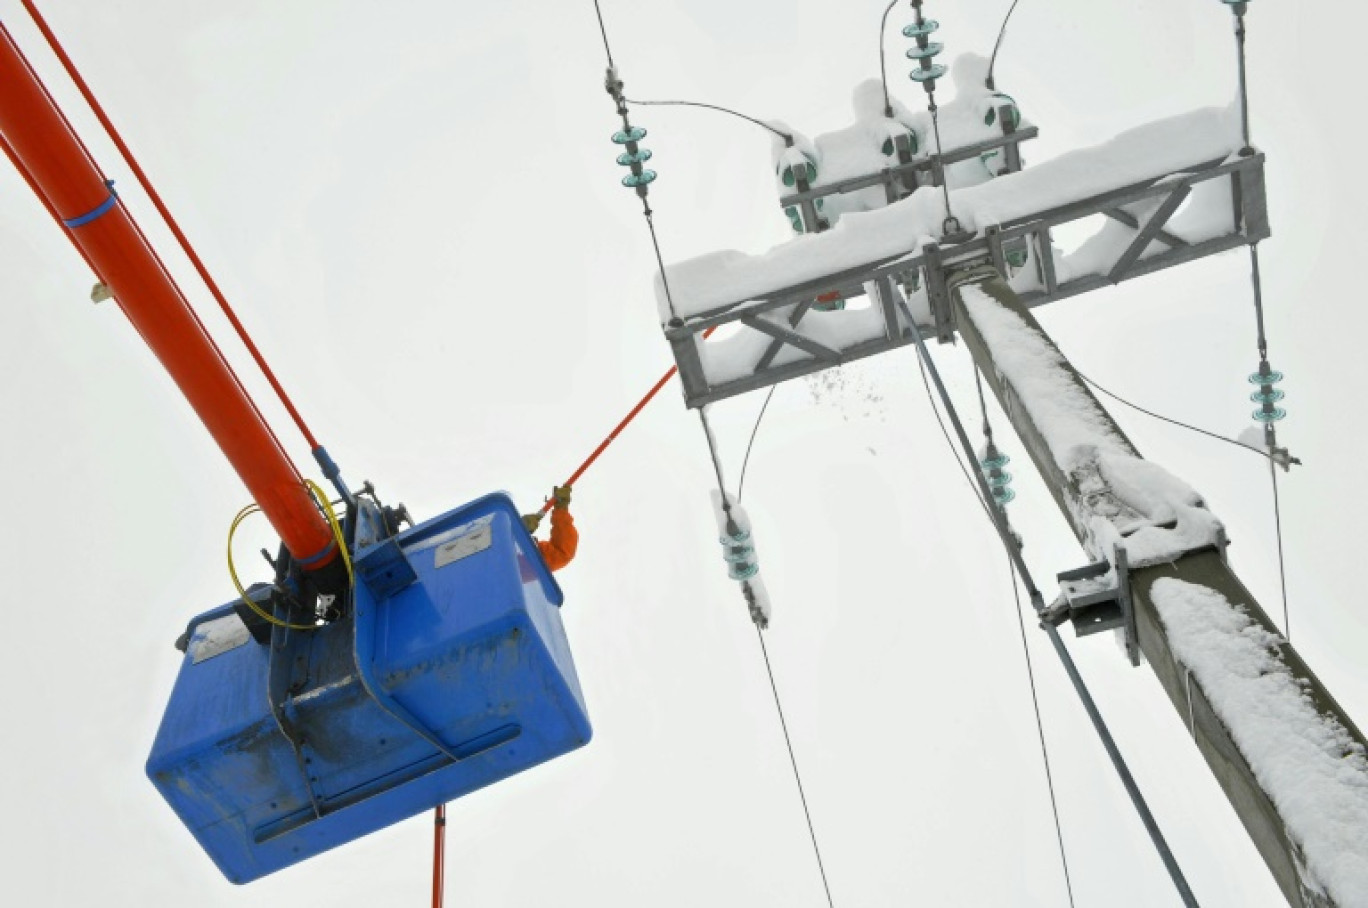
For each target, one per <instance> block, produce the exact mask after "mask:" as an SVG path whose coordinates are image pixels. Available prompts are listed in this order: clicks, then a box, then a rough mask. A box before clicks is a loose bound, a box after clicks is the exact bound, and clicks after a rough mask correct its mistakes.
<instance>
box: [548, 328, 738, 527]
mask: <svg viewBox="0 0 1368 908" xmlns="http://www.w3.org/2000/svg"><path fill="white" fill-rule="evenodd" d="M716 330H717V326H716V325H713V326H712V327H711V328H709V329H708V330H706V331H704V332H703V337H704V339H707V338H708V337H709V336H711V335H712V333H713V332H714V331H716ZM678 371H679V367H678V366H671V367H670V369H669V371H668V372H666V373H665V374H664V375H662V376H660V381H658V382H656V383H655V385H653V386H652V387H651V390H649V391H647V392H646V396H645V397H643V398H642V399H641V400H639V401H637V405H636V406H635V407H633V408H632V409H631V411H630V412H629V413H628V414H627V415H626V416H624V417H623V418H622V422H620V423H618V424H617V426H616V427H615V428H614V429H613V431H611V432H609V433H608V437H607V438H605V439H604V440H603V441H601V442H599V446H598V447H597V448H595V449H594V453H592V454H590V455H589V456H588V457H587V458H586V459H585V461H584V463H582V464H580V465H579V469H578V470H576V471H575V472H574V473H572V474H571V475H570V478H569V479H567V480H565V482H563V483H561V485H562V486H573V485H574V484H575V483H576V482H579V478H580V477H581V476H583V475H584V471H585V470H587V469H589V467H590V465H591V464H593V462H594V461H596V460H598V457H599V455H600V454H602V453H603V452H604V451H605V450H606V449H607V448H608V446H609V445H610V444H612V443H613V441H614V439H616V438H617V437H618V433H620V432H621V431H622V430H623V429H625V428H627V424H628V423H630V422H631V421H632V420H634V419H636V416H637V414H638V413H640V412H641V411H642V410H643V409H645V408H646V405H647V404H649V403H650V402H651V399H652V398H654V397H655V396H656V395H657V394H658V393H660V389H661V388H663V387H665V384H666V383H667V382H668V381H669V380H670V379H672V378H674V375H675V373H676V372H678ZM552 504H553V502H552V501H550V500H547V501H546V502H544V503H543V504H542V506H541V511H539V512H538V513H541V514H545V513H546V512H547V511H549V510H551V505H552Z"/></svg>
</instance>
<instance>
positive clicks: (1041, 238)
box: [666, 130, 1270, 407]
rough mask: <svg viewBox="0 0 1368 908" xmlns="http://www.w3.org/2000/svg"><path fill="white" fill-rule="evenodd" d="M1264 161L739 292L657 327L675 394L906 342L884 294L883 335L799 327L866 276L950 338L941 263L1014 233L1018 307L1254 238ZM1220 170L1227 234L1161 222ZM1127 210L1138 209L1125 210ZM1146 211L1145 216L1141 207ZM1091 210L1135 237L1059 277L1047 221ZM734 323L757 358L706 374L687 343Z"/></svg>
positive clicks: (1262, 201) (1260, 224) (989, 253)
mask: <svg viewBox="0 0 1368 908" xmlns="http://www.w3.org/2000/svg"><path fill="white" fill-rule="evenodd" d="M1027 134H1033V133H1032V132H1031V131H1030V130H1022V131H1021V132H1017V133H1014V134H1013V135H1015V136H1025V135H1027ZM961 151H964V150H961ZM959 153H960V152H956V153H954V154H959ZM946 159H947V160H949V159H950V156H949V155H947V156H946ZM919 163H922V164H924V163H925V162H919ZM1263 168H1264V157H1263V155H1261V154H1257V153H1251V154H1249V155H1246V156H1242V157H1233V158H1229V159H1226V158H1222V159H1217V160H1211V161H1206V162H1203V163H1198V164H1195V165H1193V166H1190V167H1186V168H1183V169H1181V170H1179V171H1177V172H1174V173H1171V174H1164V175H1160V176H1158V177H1155V178H1153V179H1149V180H1145V181H1143V182H1139V183H1135V184H1132V185H1129V186H1123V187H1120V188H1118V189H1115V190H1112V191H1109V192H1104V193H1100V194H1098V195H1096V196H1092V197H1089V198H1087V199H1083V200H1080V201H1077V202H1071V203H1068V204H1065V205H1059V206H1056V207H1053V208H1050V209H1047V210H1045V211H1040V212H1036V213H1033V214H1030V215H1027V216H1024V217H1020V218H1016V219H1014V220H1011V221H1008V222H1006V223H1004V224H1001V225H998V226H997V227H995V228H993V229H988V230H985V231H984V232H983V234H982V235H981V236H977V237H975V238H974V239H972V240H970V241H969V242H967V243H963V244H960V245H957V246H928V247H927V248H924V249H918V248H915V247H913V246H911V245H910V244H909V248H908V249H907V251H906V252H905V253H902V254H899V255H896V256H889V257H886V258H881V259H877V260H874V261H871V262H868V263H866V264H864V265H860V266H857V267H854V268H850V269H847V270H844V271H840V272H836V273H833V274H828V275H825V276H822V277H820V278H816V279H814V280H809V281H804V282H802V283H800V284H794V285H792V286H789V287H784V288H780V289H776V290H775V291H773V292H770V293H767V294H765V295H764V296H760V297H756V298H753V299H748V300H738V301H735V302H732V303H728V304H725V305H721V306H717V307H714V308H712V309H709V310H707V311H704V312H701V313H697V314H695V315H693V316H692V317H690V318H689V319H688V320H687V321H686V322H685V324H684V325H683V326H682V327H678V328H672V329H668V330H667V331H666V338H667V339H668V340H669V342H670V345H671V347H672V348H673V350H674V354H675V361H676V362H677V363H678V365H679V373H680V378H681V380H682V382H683V385H684V394H685V401H686V403H687V405H688V406H689V407H701V406H704V405H706V404H709V403H713V402H715V401H719V400H725V399H726V398H728V397H733V396H735V395H738V394H744V393H746V392H748V391H754V390H756V389H759V388H766V387H768V386H770V385H773V384H776V383H778V382H782V381H787V380H788V379H792V378H798V377H800V376H803V375H808V374H811V373H813V372H817V371H820V370H822V369H826V368H829V367H831V366H833V365H838V364H841V363H847V362H854V361H856V360H859V359H864V358H865V357H868V356H873V355H876V354H878V353H884V352H886V351H888V350H892V349H895V348H897V347H901V346H904V345H906V344H908V343H910V342H911V340H910V338H909V337H908V336H907V332H906V331H905V330H904V327H903V326H901V325H900V324H899V321H898V316H897V315H896V314H895V313H894V312H893V311H892V309H891V308H889V307H888V306H887V304H886V302H885V301H884V300H876V304H877V305H879V306H880V307H881V308H882V310H883V316H884V328H885V330H884V331H883V333H882V336H878V337H872V338H870V339H867V340H862V341H858V342H856V343H853V344H850V345H848V346H845V347H842V348H840V349H837V348H834V347H831V346H829V345H828V344H826V343H824V342H821V341H818V340H816V339H813V338H811V337H809V336H808V335H806V334H804V332H803V322H804V319H805V318H806V317H807V315H808V314H809V312H810V311H811V310H812V307H813V304H814V303H815V302H816V301H817V299H818V297H821V296H824V295H826V294H829V293H831V292H832V291H837V292H839V293H840V294H841V296H842V297H844V298H852V297H858V296H861V295H863V293H864V290H863V288H864V286H865V285H866V284H870V283H873V284H874V285H876V286H883V285H885V284H888V285H890V286H891V284H893V283H897V284H916V285H918V286H924V287H926V288H927V292H928V295H929V304H930V306H929V308H930V312H931V318H932V324H930V325H928V326H923V327H924V328H925V329H926V330H927V331H928V333H933V334H935V336H936V337H937V338H938V339H939V340H941V341H942V342H949V341H951V340H953V339H954V337H955V332H956V330H957V328H956V325H955V322H954V318H953V314H952V310H951V306H950V305H949V298H948V295H946V292H945V289H944V288H945V286H946V278H947V276H948V274H949V273H950V272H951V271H952V270H962V269H963V268H964V267H965V266H966V265H967V264H971V263H975V262H983V263H985V264H996V265H998V266H999V267H1001V266H1002V265H1003V263H1004V260H1005V257H1006V254H1007V252H1006V251H1007V250H1009V249H1015V248H1019V247H1020V245H1021V244H1027V245H1028V246H1030V247H1031V249H1032V250H1033V255H1032V256H1031V258H1032V259H1033V260H1034V262H1035V278H1036V286H1035V287H1034V288H1032V289H1023V290H1022V291H1021V292H1020V293H1019V294H1018V295H1019V298H1020V299H1021V301H1022V302H1023V303H1025V304H1026V305H1027V306H1030V307H1036V306H1042V305H1044V304H1046V303H1050V302H1054V301H1055V300H1061V299H1066V298H1068V297H1071V296H1077V295H1078V294H1081V293H1087V292H1089V291H1091V290H1096V289H1099V288H1101V287H1106V286H1109V285H1111V284H1117V283H1120V282H1122V281H1127V280H1132V279H1134V278H1137V277H1140V276H1142V275H1145V274H1151V273H1153V272H1156V271H1161V270H1164V269H1166V268H1172V267H1174V266H1175V265H1181V264H1184V263H1186V262H1190V261H1194V260H1196V259H1200V258H1205V257H1207V256H1210V255H1215V254H1216V253H1219V252H1225V251H1227V250H1229V249H1234V248H1237V247H1240V246H1245V245H1252V244H1254V243H1258V242H1259V241H1260V240H1263V239H1266V238H1267V237H1268V236H1269V235H1270V231H1269V225H1268V211H1267V202H1266V197H1265V193H1264V170H1263ZM894 170H896V168H895V169H894ZM860 179H861V180H865V181H866V182H864V183H863V184H862V185H877V184H878V183H880V182H882V179H883V177H882V174H876V175H872V176H870V177H864V178H860ZM1002 179H1010V177H1004V178H1002ZM1219 180H1229V181H1230V189H1231V199H1232V211H1231V223H1230V227H1229V229H1228V231H1227V232H1226V233H1223V234H1221V235H1219V236H1215V237H1211V238H1209V239H1204V240H1201V241H1189V240H1187V239H1184V238H1183V237H1181V236H1179V235H1177V234H1175V233H1174V232H1173V231H1172V230H1170V229H1168V223H1169V220H1170V219H1171V218H1172V216H1173V215H1174V213H1175V212H1177V211H1178V209H1179V208H1180V207H1181V206H1182V204H1183V202H1184V201H1185V200H1186V199H1187V198H1188V196H1189V195H1190V193H1191V192H1192V191H1193V190H1194V189H1195V188H1196V187H1198V186H1200V185H1202V184H1204V183H1209V182H1211V181H1219ZM858 182H859V181H858V180H857V181H847V183H858ZM837 185H838V186H839V185H843V184H837ZM828 190H834V187H823V189H822V190H821V192H824V193H825V192H827V191H828ZM796 199H797V196H790V197H788V198H786V199H785V202H792V201H794V200H796ZM1135 210H1139V211H1140V212H1141V213H1140V214H1138V215H1137V214H1135V213H1133V211H1135ZM1146 210H1148V212H1149V213H1148V215H1146V214H1144V211H1146ZM1099 214H1100V215H1103V216H1105V217H1107V218H1110V219H1111V220H1113V221H1116V222H1119V223H1121V224H1123V225H1125V226H1127V227H1130V228H1131V229H1133V230H1135V231H1136V235H1135V237H1134V238H1132V240H1131V242H1130V243H1129V244H1128V246H1127V248H1126V249H1125V250H1123V251H1122V252H1121V253H1120V254H1119V255H1118V256H1117V257H1116V259H1115V260H1114V261H1112V262H1111V263H1109V264H1108V265H1107V266H1106V267H1105V268H1103V269H1101V270H1100V272H1099V273H1096V274H1085V275H1081V276H1079V277H1075V278H1072V279H1070V280H1067V281H1061V280H1060V279H1059V275H1058V273H1057V271H1056V269H1055V262H1054V256H1053V254H1052V253H1051V250H1052V245H1051V230H1052V229H1053V228H1055V227H1058V226H1060V225H1063V224H1068V223H1071V222H1074V221H1079V220H1082V219H1084V218H1088V217H1092V216H1094V215H1099ZM1156 244H1157V245H1158V246H1159V247H1160V248H1159V249H1158V250H1157V251H1154V252H1153V253H1152V254H1148V255H1147V254H1146V253H1147V252H1149V251H1150V247H1152V246H1155V245H1156ZM734 323H735V324H739V325H740V326H741V327H742V328H743V329H744V330H747V331H756V330H758V331H760V332H761V333H763V334H765V335H767V336H769V337H770V338H771V342H770V343H769V344H768V345H767V346H766V347H765V349H764V350H763V353H762V354H761V355H760V356H759V357H758V358H757V360H756V362H755V364H754V366H753V368H752V369H751V372H750V374H748V375H744V376H742V377H740V378H735V379H730V380H727V381H719V382H712V381H710V380H709V379H708V376H707V374H706V371H705V370H704V367H703V363H702V359H701V357H700V355H699V349H698V345H699V344H700V343H702V342H703V341H702V339H701V335H702V333H703V332H704V331H706V330H708V329H709V328H712V327H715V326H722V325H727V324H734ZM785 347H792V348H795V349H797V350H800V351H802V354H803V355H802V356H801V357H800V358H799V359H797V360H795V361H793V362H788V363H783V364H781V365H775V362H776V360H777V358H778V357H779V354H780V353H781V352H782V351H783V350H784V348H785Z"/></svg>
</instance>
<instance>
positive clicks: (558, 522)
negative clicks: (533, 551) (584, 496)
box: [522, 486, 579, 571]
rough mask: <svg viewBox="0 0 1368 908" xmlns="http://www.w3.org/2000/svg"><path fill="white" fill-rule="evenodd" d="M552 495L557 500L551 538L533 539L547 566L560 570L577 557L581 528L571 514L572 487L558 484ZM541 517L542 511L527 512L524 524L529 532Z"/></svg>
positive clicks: (553, 510)
mask: <svg viewBox="0 0 1368 908" xmlns="http://www.w3.org/2000/svg"><path fill="white" fill-rule="evenodd" d="M551 497H552V500H553V501H554V502H555V504H554V505H553V506H552V508H551V539H550V540H549V541H547V542H543V541H542V540H540V539H534V540H533V541H534V542H536V543H537V549H538V551H540V552H541V556H542V559H543V560H544V561H545V562H546V566H547V567H548V568H550V569H551V570H553V571H559V570H560V569H561V568H563V567H565V566H566V565H567V564H569V563H570V560H571V559H572V558H574V557H575V550H576V549H578V548H579V530H576V529H575V518H573V517H571V516H570V487H569V486H556V487H555V489H553V490H552V492H551ZM541 519H542V515H541V514H540V513H536V514H526V515H524V516H523V519H522V520H523V526H525V527H527V532H529V533H535V532H537V527H538V525H540V524H541Z"/></svg>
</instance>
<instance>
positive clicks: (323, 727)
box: [147, 494, 591, 883]
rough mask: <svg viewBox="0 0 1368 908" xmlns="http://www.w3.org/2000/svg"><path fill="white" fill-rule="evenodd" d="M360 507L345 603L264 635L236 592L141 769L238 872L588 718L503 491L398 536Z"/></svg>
mask: <svg viewBox="0 0 1368 908" xmlns="http://www.w3.org/2000/svg"><path fill="white" fill-rule="evenodd" d="M357 501H358V502H360V503H361V504H363V505H368V503H367V502H364V501H363V500H362V499H360V498H358V499H357ZM356 518H357V519H356V521H355V529H354V531H353V532H354V545H353V548H352V550H353V551H354V552H355V559H354V570H355V584H354V590H355V592H354V600H353V603H352V609H351V614H350V615H349V616H348V617H346V618H344V619H343V620H340V621H336V622H333V623H331V624H326V625H320V626H319V627H317V628H316V629H313V630H308V631H301V630H291V629H287V628H283V627H272V628H269V638H267V636H266V635H267V629H266V628H264V627H263V628H258V629H256V630H255V632H254V631H253V629H251V628H249V627H248V625H247V624H246V623H244V622H243V620H242V618H241V617H240V615H239V611H240V610H239V609H238V608H237V605H238V603H230V604H228V605H225V606H223V607H221V608H218V609H215V610H213V611H211V612H208V613H206V614H204V615H201V616H200V617H199V618H197V619H195V621H194V622H192V623H191V627H190V630H189V631H188V634H187V637H186V638H184V645H185V657H184V661H183V662H182V665H181V669H180V675H179V677H178V678H177V680H176V685H175V689H174V690H173V692H172V695H171V700H170V703H169V704H168V705H167V708H166V713H165V715H164V716H163V718H162V724H161V728H160V730H159V731H158V733H157V738H156V741H155V743H154V745H153V748H152V754H151V756H150V757H149V759H148V762H147V773H148V775H149V777H150V778H151V779H152V781H153V783H154V784H155V785H156V786H157V788H158V789H159V790H160V791H161V793H162V795H163V796H164V797H165V798H166V800H167V801H168V802H169V803H170V805H171V807H172V808H173V809H174V810H175V811H176V813H177V814H178V815H179V816H180V818H181V820H182V821H183V822H184V823H185V824H186V826H188V827H189V828H190V830H191V832H192V833H193V834H194V835H195V837H196V838H197V839H198V840H199V842H200V844H201V845H202V846H203V847H204V849H205V850H206V851H207V852H208V853H209V855H210V857H211V858H213V860H214V862H215V863H216V864H217V865H218V867H219V869H220V870H222V871H223V873H224V875H225V876H226V877H227V878H228V879H229V880H231V881H232V882H234V883H246V882H249V881H251V880H254V879H257V878H258V877H261V876H264V875H266V874H268V873H272V872H273V871H276V870H279V869H281V868H283V867H287V866H289V865H291V864H294V863H297V862H299V861H302V860H304V859H306V858H309V857H311V856H313V855H316V854H318V853H320V852H323V851H326V850H328V849H330V848H333V847H335V846H337V845H341V844H344V843H346V842H349V841H352V840H353V839H356V838H359V837H361V836H363V835H366V834H367V833H370V832H373V831H375V830H377V829H380V828H382V827H385V826H388V825H390V824H391V823H395V822H397V821H399V820H402V819H404V818H406V817H410V816H414V815H415V814H418V813H421V812H422V811H425V810H428V809H431V808H432V807H434V806H436V805H439V804H443V803H446V802H448V801H451V800H454V799H456V798H459V797H461V796H462V795H465V794H468V793H469V792H471V791H474V790H475V789H477V788H481V787H483V786H485V785H488V784H490V783H492V782H496V781H498V780H500V779H503V778H506V777H508V776H510V775H513V774H514V773H517V772H521V771H522V770H524V769H528V768H530V767H532V766H535V765H537V764H539V763H542V762H545V761H546V760H549V759H551V758H553V757H556V756H559V755H561V754H564V753H567V752H568V751H571V750H574V749H575V748H577V747H580V746H582V745H584V744H585V743H587V742H588V740H589V737H590V735H591V730H590V726H589V720H588V716H587V714H586V711H585V706H584V698H583V695H582V694H581V692H580V687H579V680H578V678H577V677H576V674H575V667H574V663H573V661H572V660H571V656H570V649H569V644H568V643H567V641H566V637H565V629H564V626H563V625H562V623H561V616H560V609H559V606H560V603H561V600H562V596H561V591H560V588H559V587H558V586H557V584H556V582H555V580H553V579H552V577H551V574H550V572H549V571H548V570H547V568H546V564H545V562H544V561H543V560H542V558H541V556H540V554H539V553H538V552H537V549H536V544H535V541H534V540H533V539H532V538H531V536H530V535H528V533H527V531H526V530H525V529H524V528H523V525H522V522H521V520H520V519H519V517H518V512H517V511H516V510H515V508H514V505H513V502H512V501H511V500H510V499H509V498H508V497H507V496H505V495H502V494H495V495H489V496H486V497H484V498H481V499H479V500H477V501H474V502H472V503H470V504H467V505H465V506H463V507H460V508H457V509H455V510H453V511H450V512H448V513H446V514H444V515H442V516H441V517H438V518H436V519H434V520H430V521H428V522H426V523H423V524H420V525H418V526H416V527H412V528H410V529H409V530H407V531H405V532H402V533H400V534H398V535H395V536H390V535H389V534H388V533H386V532H384V531H383V530H382V529H380V527H379V521H378V512H377V511H376V510H375V509H374V508H373V507H371V508H360V507H359V508H358V511H357V515H356ZM267 594H269V587H267V586H266V585H261V587H259V588H258V587H254V588H253V589H252V590H249V591H248V595H249V596H252V597H254V598H256V597H264V596H265V595H267ZM258 637H260V638H261V639H262V640H265V641H266V642H258V639H257V638H258Z"/></svg>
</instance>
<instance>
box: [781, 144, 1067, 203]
mask: <svg viewBox="0 0 1368 908" xmlns="http://www.w3.org/2000/svg"><path fill="white" fill-rule="evenodd" d="M1039 134H1040V131H1039V130H1038V129H1037V128H1036V127H1034V126H1028V127H1026V128H1025V129H1021V130H1016V131H1014V132H1009V133H1006V134H1004V135H1001V136H996V137H994V138H992V139H988V140H987V141H984V142H975V143H974V144H973V145H965V146H964V147H963V148H956V149H955V150H953V151H947V152H945V153H944V154H942V155H940V157H939V161H940V165H941V167H942V168H943V167H946V166H948V165H950V164H957V163H959V162H960V161H969V160H972V159H974V158H977V157H978V156H979V155H981V154H986V153H987V152H990V151H995V150H997V149H999V148H1002V149H1006V150H1007V152H1006V153H1007V157H1008V160H1009V162H1010V161H1019V160H1020V156H1021V151H1020V145H1021V143H1022V142H1025V141H1026V140H1027V139H1034V138H1035V137H1036V136H1038V135H1039ZM936 161H937V157H936V156H935V155H929V156H927V157H923V158H919V159H917V160H915V161H913V162H911V163H910V164H898V165H896V166H894V167H886V168H884V169H883V170H880V171H878V172H877V173H870V174H865V175H864V176H859V177H851V178H850V179H848V180H839V181H837V182H835V183H828V184H826V185H824V186H817V187H814V188H812V189H809V190H807V191H806V192H795V193H791V194H789V195H786V196H783V197H782V198H780V199H779V204H780V206H782V207H784V208H788V207H790V206H792V205H801V204H802V203H804V202H815V201H816V200H817V199H824V198H826V197H827V196H833V195H843V194H845V193H847V192H857V191H859V190H861V189H868V188H869V187H871V186H879V185H885V186H888V185H892V184H894V183H897V182H899V181H901V180H902V179H903V178H904V177H907V176H913V177H916V178H918V179H917V183H918V185H924V184H926V183H930V182H931V180H930V175H931V173H932V172H933V171H934V170H935V169H936ZM1009 166H1010V164H1009ZM1017 166H1018V167H1019V166H1020V165H1019V164H1018V165H1017ZM923 174H924V175H926V177H927V178H926V179H920V177H921V176H922V175H923Z"/></svg>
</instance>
